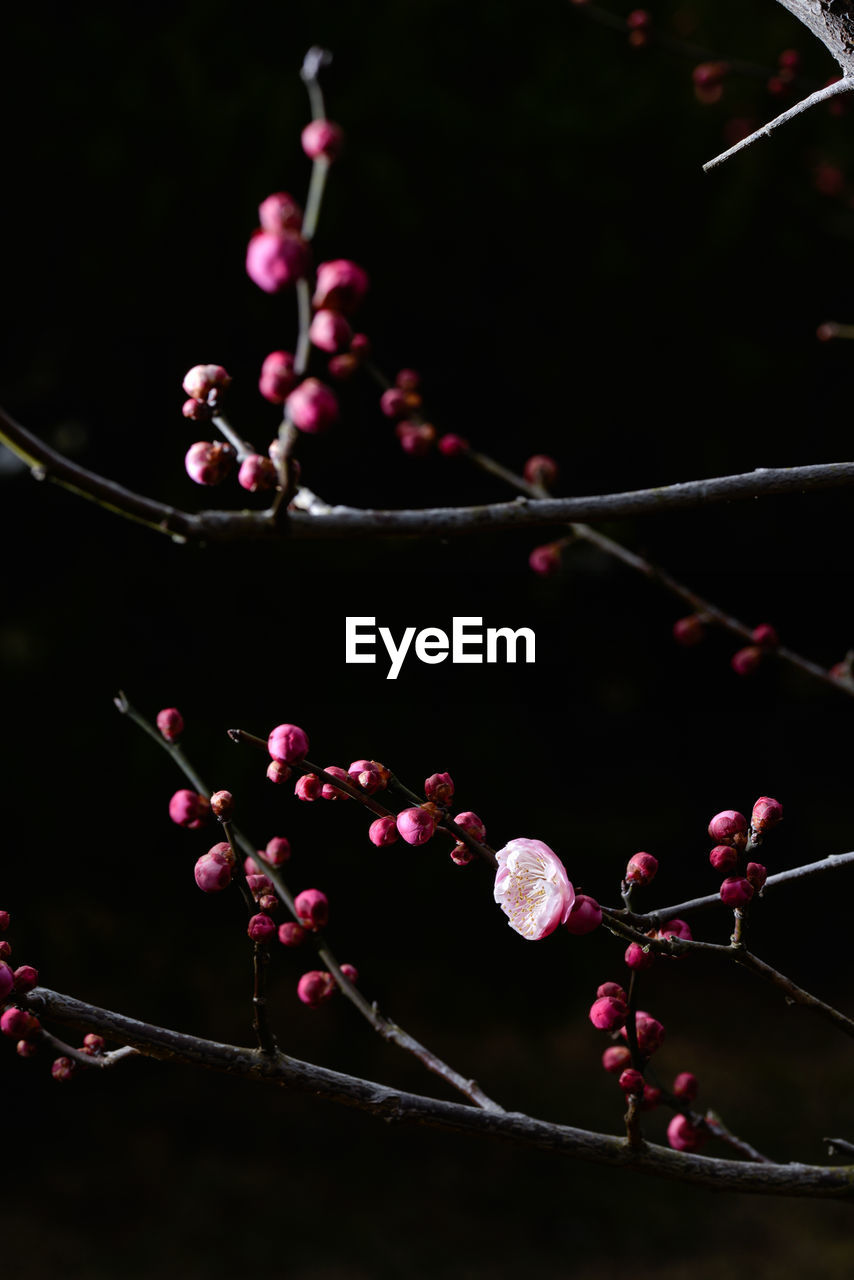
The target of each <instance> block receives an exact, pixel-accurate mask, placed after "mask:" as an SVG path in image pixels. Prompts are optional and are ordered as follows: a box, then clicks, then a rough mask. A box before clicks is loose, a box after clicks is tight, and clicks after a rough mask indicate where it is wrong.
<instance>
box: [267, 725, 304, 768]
mask: <svg viewBox="0 0 854 1280" xmlns="http://www.w3.org/2000/svg"><path fill="white" fill-rule="evenodd" d="M267 750H268V751H269V753H270V755H271V756H272V757H273V759H274V760H281V761H282V763H283V764H296V763H297V761H299V760H302V758H303V756H305V755H307V754H308V738H307V736H306V734H305V732H304V730H302V729H300V728H299V727H298V726H297V725H295V724H280V725H277V726H276V728H275V729H274V730H273V732H272V733H271V734H270V736H269V738H268V739H267Z"/></svg>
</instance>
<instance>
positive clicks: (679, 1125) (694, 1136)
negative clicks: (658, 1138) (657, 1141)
mask: <svg viewBox="0 0 854 1280" xmlns="http://www.w3.org/2000/svg"><path fill="white" fill-rule="evenodd" d="M705 1140H706V1131H705V1130H704V1129H698V1128H696V1127H695V1126H694V1125H693V1124H692V1123H691V1121H690V1120H689V1119H688V1117H687V1116H683V1115H681V1114H680V1115H676V1116H674V1117H673V1119H672V1120H671V1121H670V1124H669V1125H668V1126H667V1141H668V1142H669V1143H670V1146H671V1147H672V1148H673V1150H674V1151H696V1149H697V1148H698V1147H699V1146H702V1144H703V1143H704V1142H705Z"/></svg>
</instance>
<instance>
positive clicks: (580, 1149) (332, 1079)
mask: <svg viewBox="0 0 854 1280" xmlns="http://www.w3.org/2000/svg"><path fill="white" fill-rule="evenodd" d="M26 1003H27V1004H28V1006H29V1007H30V1008H32V1010H33V1012H35V1013H37V1014H39V1015H41V1016H48V1017H51V1018H53V1019H54V1020H55V1021H57V1022H59V1023H65V1024H67V1025H72V1026H75V1027H82V1028H85V1029H86V1030H92V1031H97V1032H99V1033H100V1034H105V1035H108V1036H111V1037H113V1038H116V1039H121V1040H123V1041H126V1042H127V1043H128V1044H130V1045H132V1046H133V1047H134V1048H136V1049H138V1050H139V1052H140V1053H143V1054H145V1055H146V1056H147V1057H153V1058H160V1059H167V1060H169V1061H173V1062H183V1063H187V1064H188V1065H193V1066H198V1067H204V1068H207V1069H209V1070H214V1071H222V1072H225V1073H227V1074H229V1075H232V1076H241V1077H245V1078H249V1079H252V1080H255V1081H257V1082H264V1083H268V1084H275V1085H279V1086H285V1087H287V1088H289V1089H292V1090H300V1091H303V1092H306V1093H311V1094H314V1095H320V1096H323V1097H327V1098H330V1099H331V1100H333V1101H336V1102H339V1103H342V1104H344V1105H347V1106H353V1107H358V1108H360V1109H361V1110H364V1111H368V1112H370V1113H372V1114H374V1115H377V1116H381V1117H383V1118H387V1119H391V1120H397V1121H405V1122H409V1123H416V1124H427V1125H432V1126H435V1127H438V1128H442V1129H448V1130H451V1131H454V1132H458V1133H467V1134H480V1135H485V1136H492V1137H496V1138H502V1139H505V1140H507V1141H511V1142H515V1143H521V1144H523V1145H526V1146H532V1147H537V1148H540V1149H545V1150H550V1151H554V1152H556V1153H560V1154H563V1155H568V1156H574V1157H577V1158H580V1159H584V1160H590V1161H594V1162H596V1163H600V1164H608V1165H612V1166H618V1167H622V1168H629V1169H633V1170H637V1171H642V1172H647V1173H653V1174H657V1175H659V1176H661V1177H665V1178H673V1179H676V1180H678V1181H682V1182H693V1183H696V1184H698V1185H701V1186H709V1187H716V1188H719V1189H731V1190H740V1191H748V1192H751V1193H754V1194H763V1195H789V1196H800V1197H822V1198H826V1199H840V1200H847V1201H849V1202H850V1201H852V1200H854V1165H848V1166H845V1165H843V1166H831V1165H803V1164H794V1165H785V1164H783V1165H780V1164H759V1163H752V1162H749V1161H743V1160H719V1159H714V1158H711V1157H709V1156H699V1155H694V1154H693V1153H691V1152H680V1151H671V1150H669V1149H668V1148H665V1147H659V1146H655V1145H653V1144H651V1143H644V1144H643V1145H642V1146H640V1147H637V1148H630V1147H629V1146H628V1144H627V1143H626V1142H625V1140H624V1139H622V1138H618V1137H612V1136H609V1135H607V1134H599V1133H592V1132H590V1131H588V1130H585V1129H575V1128H572V1127H570V1126H569V1125H559V1124H551V1123H549V1122H547V1121H543V1120H537V1119H535V1118H534V1117H532V1116H527V1115H523V1114H521V1113H519V1112H494V1111H487V1110H486V1109H480V1108H478V1107H471V1106H466V1105H464V1104H461V1103H458V1102H445V1101H442V1100H440V1099H437V1098H427V1097H424V1096H421V1095H419V1094H412V1093H406V1092H403V1091H401V1090H398V1089H391V1088H389V1087H387V1086H386V1085H382V1084H378V1083H376V1082H374V1081H370V1080H363V1079H359V1078H357V1077H354V1076H348V1075H344V1074H343V1073H341V1072H337V1071H330V1070H328V1069H327V1068H325V1067H320V1066H316V1065H315V1064H313V1063H306V1062H301V1061H299V1060H297V1059H295V1058H291V1057H288V1056H287V1055H285V1054H283V1053H277V1054H276V1055H275V1057H273V1058H268V1057H266V1056H265V1055H264V1054H261V1053H259V1052H258V1050H257V1049H245V1048H240V1047H238V1046H235V1045H226V1044H220V1043H217V1042H215V1041H211V1040H202V1039H200V1038H199V1037H197V1036H190V1035H186V1034H184V1033H182V1032H179V1031H172V1030H170V1029H168V1028H165V1027H157V1026H153V1025H151V1024H150V1023H145V1022H139V1021H137V1020H136V1019H134V1018H129V1017H127V1016H126V1015H124V1014H119V1013H114V1012H111V1011H109V1010H107V1009H101V1008H98V1007H97V1006H95V1005H91V1004H88V1003H86V1002H85V1001H82V1000H77V999H75V998H74V997H72V996H68V995H63V994H61V993H59V992H56V991H51V990H49V989H47V988H45V987H37V988H36V989H35V991H32V992H30V994H29V996H28V997H27V998H26Z"/></svg>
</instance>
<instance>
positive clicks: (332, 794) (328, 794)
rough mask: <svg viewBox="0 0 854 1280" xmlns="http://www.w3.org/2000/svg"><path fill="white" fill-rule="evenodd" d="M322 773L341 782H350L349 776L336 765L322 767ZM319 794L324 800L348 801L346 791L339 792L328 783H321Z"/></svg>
mask: <svg viewBox="0 0 854 1280" xmlns="http://www.w3.org/2000/svg"><path fill="white" fill-rule="evenodd" d="M323 772H324V773H328V774H330V775H331V776H332V777H333V778H340V779H341V781H342V782H348V783H349V782H350V775H349V774H348V773H347V771H346V770H345V769H341V768H340V767H339V766H338V765H337V764H327V765H324V769H323ZM351 785H352V784H351ZM320 794H321V796H322V797H323V799H324V800H349V799H350V797H349V796H348V794H347V792H346V791H340V790H339V789H338V787H333V786H332V784H331V783H330V782H324V783H323V786H322V788H321V791H320Z"/></svg>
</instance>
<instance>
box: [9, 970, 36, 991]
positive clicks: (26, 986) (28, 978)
mask: <svg viewBox="0 0 854 1280" xmlns="http://www.w3.org/2000/svg"><path fill="white" fill-rule="evenodd" d="M14 978H15V994H16V995H26V994H27V992H28V991H32V990H33V988H34V987H37V986H38V985H39V971H38V969H34V968H33V966H32V965H31V964H22V965H20V966H19V967H18V968H17V969H16V970H15V973H14Z"/></svg>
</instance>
